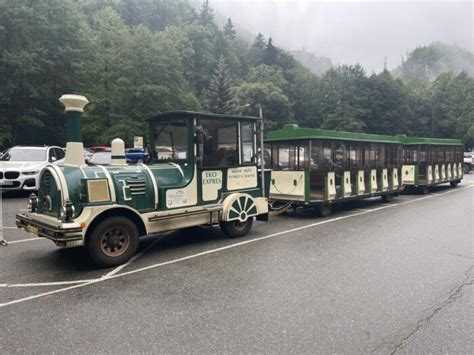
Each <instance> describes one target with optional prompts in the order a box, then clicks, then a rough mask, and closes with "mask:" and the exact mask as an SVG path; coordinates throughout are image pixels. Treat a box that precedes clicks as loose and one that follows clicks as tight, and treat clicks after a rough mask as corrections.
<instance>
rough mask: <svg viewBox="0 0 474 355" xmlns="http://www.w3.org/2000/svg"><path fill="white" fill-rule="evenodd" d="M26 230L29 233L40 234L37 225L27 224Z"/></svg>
mask: <svg viewBox="0 0 474 355" xmlns="http://www.w3.org/2000/svg"><path fill="white" fill-rule="evenodd" d="M26 231H27V232H28V233H33V234H38V228H36V227H35V226H32V225H31V224H28V225H27V226H26Z"/></svg>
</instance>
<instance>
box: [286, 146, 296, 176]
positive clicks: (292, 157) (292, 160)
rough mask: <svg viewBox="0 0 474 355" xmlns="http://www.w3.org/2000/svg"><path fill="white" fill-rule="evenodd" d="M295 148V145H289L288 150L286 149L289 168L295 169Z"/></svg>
mask: <svg viewBox="0 0 474 355" xmlns="http://www.w3.org/2000/svg"><path fill="white" fill-rule="evenodd" d="M297 154H298V153H297V150H296V146H295V145H290V148H289V151H288V156H289V166H288V169H289V170H296V163H297V159H298V156H297Z"/></svg>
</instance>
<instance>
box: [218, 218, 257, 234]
mask: <svg viewBox="0 0 474 355" xmlns="http://www.w3.org/2000/svg"><path fill="white" fill-rule="evenodd" d="M252 224H253V217H249V218H247V220H246V221H245V222H241V221H239V220H238V219H237V220H234V221H229V222H226V221H221V222H220V226H221V229H222V231H223V232H224V233H225V234H226V235H227V236H228V237H230V238H238V237H243V236H244V235H246V234H247V233H248V232H249V231H250V228H252Z"/></svg>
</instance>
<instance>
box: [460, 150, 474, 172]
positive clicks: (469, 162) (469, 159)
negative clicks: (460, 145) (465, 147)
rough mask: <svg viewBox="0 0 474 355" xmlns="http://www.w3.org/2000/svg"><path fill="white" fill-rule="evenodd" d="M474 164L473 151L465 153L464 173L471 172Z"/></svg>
mask: <svg viewBox="0 0 474 355" xmlns="http://www.w3.org/2000/svg"><path fill="white" fill-rule="evenodd" d="M473 165H474V155H472V154H471V153H464V162H463V164H462V170H463V172H464V174H469V173H470V172H471V170H472V166H473Z"/></svg>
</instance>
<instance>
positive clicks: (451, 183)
mask: <svg viewBox="0 0 474 355" xmlns="http://www.w3.org/2000/svg"><path fill="white" fill-rule="evenodd" d="M458 183H459V182H458V181H451V182H450V183H449V185H451V187H456V186H458Z"/></svg>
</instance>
